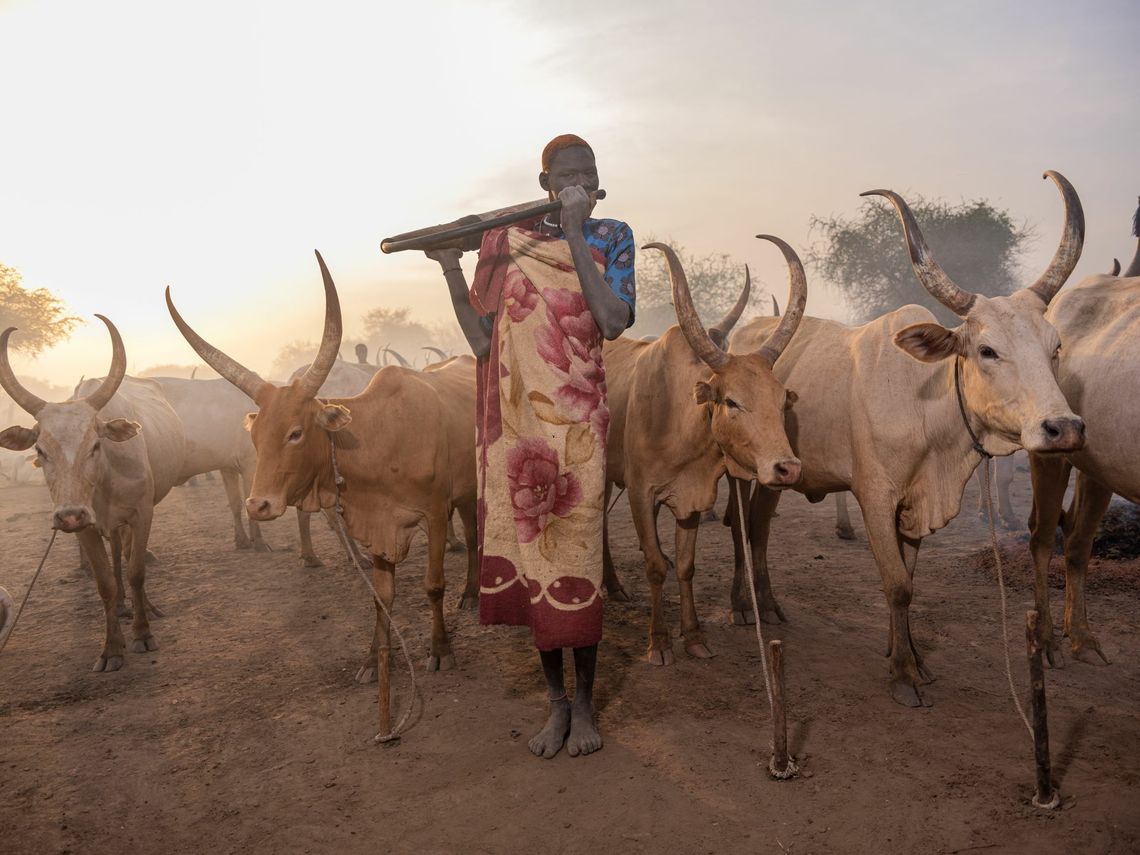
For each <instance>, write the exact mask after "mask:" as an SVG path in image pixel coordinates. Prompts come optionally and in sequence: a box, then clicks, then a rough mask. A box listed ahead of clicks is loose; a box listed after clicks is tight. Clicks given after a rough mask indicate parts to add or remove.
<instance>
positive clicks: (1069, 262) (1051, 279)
mask: <svg viewBox="0 0 1140 855" xmlns="http://www.w3.org/2000/svg"><path fill="white" fill-rule="evenodd" d="M1041 177H1042V178H1052V179H1053V183H1054V184H1056V185H1057V188H1058V189H1059V190H1060V191H1061V196H1062V198H1063V199H1064V200H1065V228H1064V230H1063V231H1062V232H1061V244H1060V246H1058V247H1057V251H1056V252H1055V253H1053V260H1052V261H1050V262H1049V266H1048V267H1047V268H1046V269H1045V272H1044V273H1042V274H1041V276H1040V277H1039V278H1038V279H1037V281H1036V282H1034V283H1033V284H1032V285H1030V286H1029V290H1030V291H1032V292H1033V293H1034V294H1036V295H1037V296H1038V297H1040V298H1041V299H1042V300H1044V301H1045V305H1046V306H1048V305H1049V301H1050V300H1052V299H1053V298H1054V297H1055V296H1056V295H1057V292H1058V291H1060V290H1061V286H1062V285H1064V284H1065V280H1066V279H1068V278H1069V274H1070V273H1072V272H1073V268H1074V267H1076V266H1077V261H1079V260H1080V257H1081V249H1082V247H1084V244H1085V212H1084V209H1083V208H1081V200H1080V198H1079V197H1078V196H1077V191H1076V190H1074V189H1073V185H1072V184H1070V183H1069V179H1067V178H1066V177H1065V176H1064V175H1062V174H1061V173H1060V172H1054V171H1053V170H1052V169H1047V170H1045V174H1044V175H1042V176H1041Z"/></svg>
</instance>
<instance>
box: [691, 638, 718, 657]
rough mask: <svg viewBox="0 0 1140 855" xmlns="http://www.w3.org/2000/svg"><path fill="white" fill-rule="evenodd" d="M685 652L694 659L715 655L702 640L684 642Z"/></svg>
mask: <svg viewBox="0 0 1140 855" xmlns="http://www.w3.org/2000/svg"><path fill="white" fill-rule="evenodd" d="M685 652H686V653H688V654H689V655H690V656H692V657H693V658H694V659H712V658H713V656H714V655H715V654H714V653H713V652H712V651H711V650H709V647H708V645H707V644H705V643H704V642H703V641H698V642H696V643H695V644H686V645H685Z"/></svg>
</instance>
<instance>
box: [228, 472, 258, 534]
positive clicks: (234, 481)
mask: <svg viewBox="0 0 1140 855" xmlns="http://www.w3.org/2000/svg"><path fill="white" fill-rule="evenodd" d="M222 484H223V485H224V486H225V488H226V502H227V504H229V506H230V515H231V516H232V517H233V518H234V548H235V549H249V548H251V547H252V546H253V544H252V543H251V542H250V539H249V536H248V535H246V533H245V524H244V523H243V522H242V519H241V518H242V506H243V505H244V504H245V502H244V497H243V496H242V494H241V483H240V478H239V477H238V473H237V471H236V470H233V469H223V470H222ZM251 525H252V521H251Z"/></svg>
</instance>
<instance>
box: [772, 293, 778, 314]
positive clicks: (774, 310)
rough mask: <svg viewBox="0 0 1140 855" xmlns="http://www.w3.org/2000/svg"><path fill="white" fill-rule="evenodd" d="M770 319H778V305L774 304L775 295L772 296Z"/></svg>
mask: <svg viewBox="0 0 1140 855" xmlns="http://www.w3.org/2000/svg"><path fill="white" fill-rule="evenodd" d="M772 317H773V318H778V317H780V304H779V303H777V302H776V295H775V294H773V295H772Z"/></svg>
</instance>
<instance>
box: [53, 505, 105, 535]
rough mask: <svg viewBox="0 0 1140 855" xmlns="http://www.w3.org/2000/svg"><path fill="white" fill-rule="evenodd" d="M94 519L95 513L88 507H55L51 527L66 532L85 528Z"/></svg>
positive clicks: (72, 532)
mask: <svg viewBox="0 0 1140 855" xmlns="http://www.w3.org/2000/svg"><path fill="white" fill-rule="evenodd" d="M94 520H95V514H94V513H92V512H91V509H90V508H85V507H82V506H71V507H63V508H57V509H56V512H55V514H54V515H53V516H52V520H51V527H52V528H54V529H56V530H57V531H62V532H64V533H66V534H74V533H75V532H77V531H79V530H81V529H85V528H87V526H89V525H91V523H92V522H94Z"/></svg>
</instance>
